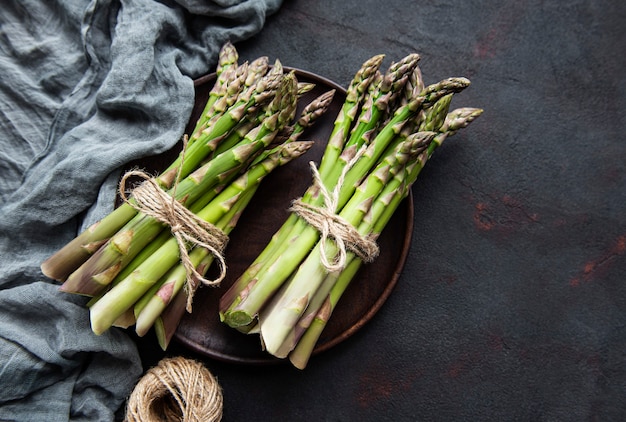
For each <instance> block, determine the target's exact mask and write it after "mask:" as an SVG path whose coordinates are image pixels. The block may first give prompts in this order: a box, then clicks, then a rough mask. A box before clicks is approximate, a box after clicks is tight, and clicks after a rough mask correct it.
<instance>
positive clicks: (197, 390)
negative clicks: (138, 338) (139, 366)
mask: <svg viewBox="0 0 626 422" xmlns="http://www.w3.org/2000/svg"><path fill="white" fill-rule="evenodd" d="M223 405H224V404H223V396H222V388H221V386H220V385H219V383H218V381H217V379H216V378H215V377H214V376H213V375H212V374H211V372H210V371H209V370H208V369H207V368H206V367H205V366H204V365H203V364H202V363H200V362H197V361H195V360H192V359H187V358H183V357H174V358H165V359H162V360H161V361H160V362H159V363H158V365H157V366H155V367H152V368H150V369H149V370H148V371H147V372H146V373H145V374H144V376H143V377H142V378H141V379H140V380H139V382H138V383H137V385H136V386H135V388H134V390H133V392H132V393H131V395H130V397H129V399H128V403H127V406H126V419H125V422H161V421H162V422H170V421H181V422H216V421H221V420H222V410H223Z"/></svg>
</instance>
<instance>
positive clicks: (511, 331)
mask: <svg viewBox="0 0 626 422" xmlns="http://www.w3.org/2000/svg"><path fill="white" fill-rule="evenodd" d="M625 22H626V6H624V3H623V2H619V1H608V0H603V1H597V0H594V1H590V0H587V1H570V2H567V4H565V3H564V2H543V1H511V0H506V1H500V2H493V1H491V2H489V1H472V2H464V1H454V0H452V1H436V2H417V1H408V0H390V1H384V2H381V1H378V0H377V1H374V0H366V1H358V2H342V1H330V0H319V1H314V2H310V1H303V0H297V1H286V2H285V3H284V5H283V7H282V9H281V10H280V11H279V12H278V14H276V15H275V16H273V17H271V18H270V19H269V20H268V22H267V26H266V27H265V29H264V30H263V31H262V32H261V33H260V34H259V35H258V36H256V37H255V38H254V39H252V40H250V41H247V42H245V43H243V44H239V45H237V48H238V50H239V52H240V56H241V57H242V59H254V58H256V57H258V56H260V55H267V56H269V57H270V58H271V59H272V60H273V59H275V58H279V59H280V60H281V61H282V62H283V64H284V65H286V66H291V67H296V68H301V69H305V70H308V71H311V72H314V73H317V74H319V75H322V76H325V77H327V78H329V79H331V80H334V81H336V82H337V83H339V84H341V85H342V86H346V85H347V84H348V82H349V81H350V79H351V78H352V76H353V74H354V72H355V71H356V69H357V68H358V67H359V66H360V64H361V63H362V62H363V61H364V60H365V59H367V58H369V57H371V56H372V55H375V54H379V53H384V54H386V57H387V59H386V62H385V63H386V65H388V64H389V63H390V62H391V61H392V60H398V59H400V58H401V57H403V56H404V55H406V54H408V53H411V52H418V53H419V54H420V55H421V56H422V60H421V62H420V63H421V68H422V71H423V73H424V77H425V79H426V82H427V83H432V82H435V81H437V80H440V79H443V78H445V77H449V76H466V77H468V78H469V79H470V80H471V81H472V85H471V87H470V88H468V89H467V90H466V91H464V92H463V93H462V94H459V95H458V96H457V97H456V99H455V102H454V103H453V104H454V105H455V106H473V107H481V108H484V109H485V113H484V114H483V116H482V117H481V118H480V119H479V120H477V121H476V122H474V123H473V124H472V125H471V126H470V127H469V128H468V129H466V130H465V131H463V132H462V133H461V134H459V135H457V136H456V137H454V138H451V139H450V140H449V141H447V142H448V143H447V144H444V147H443V148H441V149H440V150H438V151H437V153H436V155H435V156H433V159H432V161H431V162H430V163H429V165H428V166H427V168H426V169H425V170H424V172H423V173H422V175H421V176H420V179H419V181H418V183H417V185H416V186H415V187H414V191H413V192H414V201H415V227H414V234H413V242H412V246H411V250H410V253H409V258H408V262H407V264H406V266H405V268H404V272H403V274H402V276H401V278H400V280H399V282H398V285H397V286H396V288H395V290H394V292H393V294H392V295H391V297H390V298H389V299H388V301H387V302H386V303H385V305H384V306H383V308H382V309H381V310H380V312H379V313H378V314H377V315H376V316H375V317H374V318H373V320H372V321H370V322H369V323H368V324H367V325H366V326H365V327H364V328H363V329H362V330H360V331H359V332H358V333H357V334H356V335H354V336H353V337H351V338H350V339H348V340H347V341H346V342H344V343H341V344H340V345H338V346H336V347H335V348H333V349H331V350H329V351H327V352H324V353H322V354H320V355H318V356H316V357H314V358H313V359H312V361H311V362H310V364H309V366H308V367H307V368H306V369H305V370H304V371H299V370H296V369H293V368H292V367H290V366H288V365H281V366H270V367H249V366H239V365H234V364H229V363H223V362H218V361H214V360H205V362H206V364H207V367H208V368H209V369H210V370H211V371H212V372H213V373H214V374H215V375H216V376H217V377H218V378H219V381H220V383H221V384H222V387H223V389H224V399H225V411H224V419H225V420H226V421H243V420H248V421H250V420H267V421H274V420H276V421H285V420H307V421H308V420H310V421H319V420H328V421H355V420H358V421H387V420H393V421H405V420H529V421H531V420H532V421H538V420H542V421H547V420H550V421H554V420H559V421H568V420H572V421H586V420H593V421H612V420H613V421H617V420H624V419H625V418H626V327H625V324H626V286H625V284H624V283H625V281H626V280H625V277H624V276H625V275H626V211H625V207H626V172H625V170H626V166H625V161H626V142H625V141H624V139H623V138H624V124H625V123H626V122H625V120H624V111H625V110H626V88H625V87H624V86H625V85H624V76H626V72H625V71H624V69H625V68H626V67H625V65H626V59H625V54H624V53H625V47H626V36H625V34H626V32H625V30H624V23H625ZM170 353H172V354H179V353H182V354H187V355H189V356H193V354H190V353H188V352H187V351H186V350H184V349H180V348H179V347H177V346H176V345H174V347H173V348H172V349H171V351H170Z"/></svg>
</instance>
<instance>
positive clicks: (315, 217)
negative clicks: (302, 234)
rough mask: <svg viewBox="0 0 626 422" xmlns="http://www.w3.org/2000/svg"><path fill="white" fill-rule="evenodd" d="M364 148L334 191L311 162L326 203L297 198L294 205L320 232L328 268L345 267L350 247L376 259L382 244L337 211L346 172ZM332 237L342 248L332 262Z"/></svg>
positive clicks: (368, 258) (363, 256) (361, 255)
mask: <svg viewBox="0 0 626 422" xmlns="http://www.w3.org/2000/svg"><path fill="white" fill-rule="evenodd" d="M364 152H365V148H361V149H360V150H359V151H358V152H357V153H356V154H355V156H354V157H353V158H352V159H351V160H350V161H349V162H348V163H347V165H346V166H345V167H344V168H343V171H342V172H341V175H340V176H339V179H338V181H337V183H336V185H335V188H334V189H333V190H332V192H329V191H328V189H327V188H326V186H324V183H323V182H322V178H321V176H320V174H319V171H318V170H317V167H316V166H315V163H313V162H310V163H309V165H310V166H311V172H312V173H313V183H315V184H316V185H317V186H318V188H319V190H320V192H321V194H322V195H323V197H324V206H321V207H318V206H315V205H312V204H307V203H305V202H303V201H301V200H300V199H296V200H295V201H293V203H292V205H291V208H290V211H291V212H295V213H296V214H297V215H298V216H299V217H301V218H303V219H304V220H305V221H306V222H307V223H308V224H310V225H311V226H313V227H314V228H315V229H317V230H318V231H319V232H320V236H321V237H320V239H321V242H320V247H321V252H322V253H321V254H320V255H321V258H320V259H321V261H322V265H324V268H326V270H327V271H328V272H334V271H341V270H343V269H344V268H345V266H346V259H347V257H346V254H347V251H348V250H349V251H351V252H353V253H355V254H356V255H357V256H358V257H359V258H360V259H361V260H363V262H372V261H373V260H374V259H375V258H376V257H377V256H378V253H379V249H378V245H377V244H376V242H375V241H373V240H372V239H371V238H369V237H368V236H363V235H361V233H359V232H358V231H357V229H356V228H355V227H354V226H353V225H352V224H350V223H349V222H348V221H346V219H344V218H343V217H341V216H340V215H338V214H337V203H338V202H339V191H340V189H341V186H342V185H343V181H344V179H345V176H346V173H347V172H348V170H350V168H351V167H352V166H353V165H354V164H355V163H356V161H357V160H358V159H359V157H360V156H361V155H363V153H364ZM329 238H332V239H334V241H335V244H336V246H337V249H338V253H337V255H336V256H335V257H334V259H333V261H332V262H331V261H329V259H328V254H327V253H326V240H327V239H329Z"/></svg>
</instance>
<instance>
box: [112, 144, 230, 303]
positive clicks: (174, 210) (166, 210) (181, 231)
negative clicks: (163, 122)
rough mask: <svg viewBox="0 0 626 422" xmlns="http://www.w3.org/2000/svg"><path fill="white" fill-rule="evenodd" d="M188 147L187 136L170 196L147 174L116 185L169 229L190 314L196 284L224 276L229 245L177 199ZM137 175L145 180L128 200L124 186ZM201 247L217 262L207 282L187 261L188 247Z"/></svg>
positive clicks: (129, 174)
mask: <svg viewBox="0 0 626 422" xmlns="http://www.w3.org/2000/svg"><path fill="white" fill-rule="evenodd" d="M186 147H187V137H186V136H185V138H184V140H183V155H182V157H183V158H182V160H181V164H180V166H179V168H178V173H177V175H176V180H175V182H174V186H173V188H172V194H168V193H167V192H165V191H164V190H163V189H162V188H161V186H159V184H158V183H157V182H156V180H155V179H154V178H153V177H151V176H150V175H149V174H147V173H145V172H143V171H140V170H131V171H128V172H126V173H125V174H124V176H123V177H122V179H121V181H120V184H119V194H120V197H121V198H122V200H123V201H124V202H126V203H127V204H129V205H130V206H132V207H133V208H135V209H136V210H137V211H139V212H142V213H144V214H146V215H148V216H150V217H153V218H155V219H156V220H157V221H159V222H161V223H163V224H166V225H168V226H169V227H170V231H171V232H172V235H173V236H174V238H175V239H176V243H177V244H178V249H179V252H180V260H181V262H182V264H183V266H184V267H185V272H186V273H187V278H186V284H185V287H186V289H187V294H188V296H187V312H191V309H192V307H191V305H192V302H193V295H194V293H195V291H196V289H197V288H198V286H199V282H201V283H202V284H204V285H206V286H217V285H219V284H220V283H221V282H222V280H223V279H224V277H226V260H225V258H224V249H225V248H226V245H227V244H228V236H227V235H226V234H224V232H222V231H221V230H220V229H219V228H217V227H215V226H214V225H213V224H211V223H209V222H207V221H205V220H203V219H201V218H200V217H198V216H197V215H196V214H194V213H193V212H191V211H190V210H188V209H187V208H185V206H184V205H182V204H181V203H180V202H178V201H177V200H176V188H177V187H178V182H179V178H180V169H181V168H182V167H183V163H184V156H185V151H186ZM132 176H137V177H140V178H142V179H144V181H143V182H142V183H141V184H140V185H139V186H137V187H136V188H134V189H133V191H132V195H133V199H134V200H135V202H134V203H133V202H132V201H130V198H129V196H128V195H127V194H126V184H127V181H128V179H129V178H130V177H132ZM188 244H191V245H195V246H200V247H203V248H205V249H207V250H208V251H209V252H210V253H211V254H212V255H213V256H214V257H215V259H216V260H217V262H218V265H219V269H220V273H219V275H218V277H217V278H215V279H213V280H209V279H206V278H205V277H204V276H203V275H202V274H200V273H199V272H198V271H197V270H196V267H195V266H194V264H193V262H191V259H190V258H189V253H188V252H187V245H188Z"/></svg>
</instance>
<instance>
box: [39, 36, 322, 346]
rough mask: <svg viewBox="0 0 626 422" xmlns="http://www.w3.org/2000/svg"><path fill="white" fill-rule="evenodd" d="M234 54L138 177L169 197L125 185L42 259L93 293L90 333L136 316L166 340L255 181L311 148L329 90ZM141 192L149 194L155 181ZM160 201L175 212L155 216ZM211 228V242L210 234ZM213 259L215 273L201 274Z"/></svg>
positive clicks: (54, 272) (224, 53)
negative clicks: (113, 201) (98, 215)
mask: <svg viewBox="0 0 626 422" xmlns="http://www.w3.org/2000/svg"><path fill="white" fill-rule="evenodd" d="M238 61H239V55H238V52H237V50H236V49H235V47H234V46H233V45H232V44H230V43H226V44H225V45H224V46H223V47H222V49H221V51H220V54H219V59H218V64H217V69H216V80H215V84H214V85H213V87H212V89H211V91H210V93H209V96H208V101H207V103H206V106H205V107H204V110H203V111H202V114H201V116H200V118H199V119H198V121H197V123H196V125H195V128H194V130H193V131H192V133H191V134H190V136H189V137H185V141H186V142H185V143H184V148H183V150H182V151H181V153H180V155H179V156H178V157H177V158H176V160H174V161H173V162H172V163H171V165H170V166H169V167H168V168H167V169H165V170H164V171H163V172H162V173H161V174H159V175H158V176H155V177H149V178H148V180H146V181H145V182H144V184H142V185H141V186H140V187H143V186H144V185H146V184H147V183H150V184H151V185H156V188H157V190H156V192H157V193H163V194H165V198H166V199H165V200H163V199H161V200H160V202H159V203H158V204H157V205H155V206H152V208H150V207H148V208H145V207H146V205H145V204H146V203H149V201H146V200H141V201H140V197H139V194H138V193H139V190H138V189H139V188H137V189H136V190H133V191H132V192H131V194H130V195H129V196H128V197H127V198H126V196H125V195H124V192H122V194H123V196H124V197H125V198H126V199H127V200H126V201H125V202H124V203H122V205H121V206H119V207H118V208H116V209H115V210H114V211H112V212H111V213H110V214H109V215H107V216H106V217H105V218H103V219H102V220H101V221H99V222H98V223H95V224H94V225H92V226H91V227H89V228H88V229H86V230H85V231H84V232H82V233H81V234H79V235H78V236H77V237H76V238H75V239H73V240H72V241H70V242H69V243H68V244H67V245H65V246H64V247H63V248H62V249H60V250H59V251H58V252H56V253H55V254H54V255H53V256H51V257H50V258H49V259H47V260H46V261H45V262H44V263H42V266H41V268H42V271H43V273H44V274H45V275H47V276H48V277H50V278H52V279H55V280H58V281H61V282H62V285H61V290H62V291H65V292H68V293H75V294H81V295H86V296H89V297H91V300H90V302H89V303H88V306H89V309H90V320H91V327H92V330H93V331H94V332H95V333H96V334H100V333H103V332H104V331H106V330H107V329H109V328H110V327H111V326H114V325H115V326H122V327H130V326H131V325H133V324H134V325H135V330H136V332H137V333H138V335H140V336H142V335H144V334H146V333H147V332H148V331H149V330H150V329H151V328H152V327H154V329H155V332H156V334H157V338H158V341H159V343H160V345H161V347H162V348H164V349H165V348H166V347H167V345H168V344H169V341H170V339H171V337H172V335H173V333H174V331H175V330H176V327H177V326H178V324H179V321H180V319H181V317H182V315H183V314H184V312H185V310H187V311H188V312H191V302H192V296H193V292H194V291H195V289H196V288H197V287H199V285H201V283H205V284H212V285H218V284H219V281H221V279H222V278H223V275H224V264H225V263H224V262H221V261H219V260H222V261H223V256H222V254H223V252H224V247H225V244H226V241H227V240H228V234H229V233H231V231H232V230H233V229H234V228H235V226H236V224H237V221H238V219H239V216H240V215H241V213H242V212H243V211H244V209H245V208H246V206H247V205H248V204H249V202H250V200H251V198H252V197H253V195H254V194H255V192H256V190H257V188H258V186H259V184H260V183H261V181H262V180H263V179H264V178H265V176H266V175H267V174H269V173H270V172H271V171H273V170H274V169H276V168H277V167H279V166H282V165H284V164H286V163H288V162H290V161H291V160H293V159H295V158H297V157H299V156H301V155H302V154H303V153H305V152H306V151H307V150H308V149H309V148H310V146H311V142H307V141H300V140H298V139H299V137H300V136H301V134H302V133H303V132H304V130H305V129H306V128H307V127H309V126H310V125H312V124H314V122H315V121H316V119H317V118H318V117H319V116H321V115H322V114H323V113H324V112H325V111H326V109H327V107H328V106H329V104H330V103H331V101H332V98H333V95H334V90H330V91H327V92H326V93H324V94H323V95H321V96H319V97H317V98H316V99H314V100H313V101H311V102H310V103H308V104H300V102H301V101H300V98H302V95H301V94H302V93H303V92H307V91H308V90H310V89H311V86H310V84H305V83H299V82H298V80H297V78H296V76H295V74H294V72H286V71H285V70H284V68H283V66H282V64H281V63H280V61H279V60H276V61H275V62H274V63H273V65H270V63H269V61H268V58H267V57H260V58H258V59H256V60H254V61H252V62H249V63H248V62H245V63H242V64H239V63H238ZM298 110H301V112H300V114H299V115H297V111H298ZM296 115H297V116H296ZM122 190H123V189H122ZM142 192H143V191H142ZM146 192H148V197H149V198H148V199H150V198H152V197H153V196H154V189H153V190H152V191H150V190H147V191H146ZM150 192H153V193H152V194H150ZM142 195H145V193H142ZM161 196H163V195H161ZM157 197H158V195H157ZM167 198H169V200H167ZM156 202H158V201H156ZM140 205H141V206H140ZM159 207H163V208H165V210H166V215H169V216H170V217H171V218H172V219H173V220H171V219H170V220H168V219H165V220H164V219H160V218H159V216H158V215H155V214H154V213H153V209H154V208H159ZM189 220H191V222H190V223H189ZM180 221H183V222H186V223H185V224H187V225H184V224H179V223H180ZM174 226H176V227H177V230H178V231H174ZM179 226H184V227H185V228H187V231H191V232H192V233H193V232H194V230H197V229H198V227H199V228H200V234H201V235H202V236H201V237H200V239H198V237H197V236H195V237H194V236H193V235H189V233H188V232H187V231H185V230H182V235H177V234H180V233H181V229H180V227H179ZM207 228H208V229H207ZM211 231H213V232H214V234H215V236H214V237H213V238H211V237H210V236H209V241H211V239H214V241H213V242H212V243H207V241H206V240H205V238H206V236H205V235H206V234H208V233H209V232H211ZM216 259H217V260H218V261H219V262H221V265H220V267H221V275H220V276H219V277H217V279H214V280H207V279H206V278H205V277H206V274H207V271H208V270H209V268H211V266H212V264H213V263H214V261H215V260H216Z"/></svg>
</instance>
